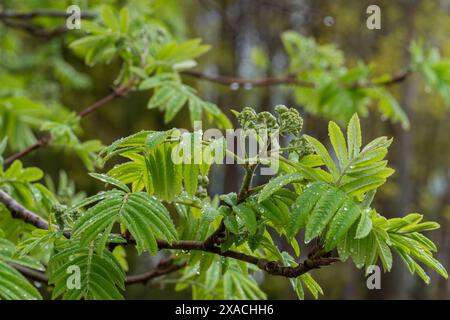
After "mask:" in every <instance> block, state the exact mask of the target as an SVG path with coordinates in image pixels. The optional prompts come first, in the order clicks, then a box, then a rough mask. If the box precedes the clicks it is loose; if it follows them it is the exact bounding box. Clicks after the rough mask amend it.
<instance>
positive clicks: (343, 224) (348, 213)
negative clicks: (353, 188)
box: [324, 198, 361, 252]
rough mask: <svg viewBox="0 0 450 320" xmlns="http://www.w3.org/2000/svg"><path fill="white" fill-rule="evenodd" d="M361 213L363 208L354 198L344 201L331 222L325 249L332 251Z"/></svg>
mask: <svg viewBox="0 0 450 320" xmlns="http://www.w3.org/2000/svg"><path fill="white" fill-rule="evenodd" d="M360 215H361V210H360V208H359V207H358V206H357V205H356V204H355V203H354V202H353V200H352V199H350V198H349V199H347V200H345V201H344V203H343V204H342V206H341V207H340V208H339V210H338V211H337V212H336V214H335V215H334V217H333V218H332V220H331V223H330V224H329V227H328V231H327V234H326V236H325V242H324V244H325V245H324V248H325V251H327V252H328V251H331V250H332V249H334V247H336V245H337V243H338V242H339V241H340V240H341V239H342V238H343V237H344V236H345V235H346V233H347V232H348V230H349V229H350V227H351V226H352V225H353V223H354V222H355V221H356V220H357V219H358V218H359V216H360Z"/></svg>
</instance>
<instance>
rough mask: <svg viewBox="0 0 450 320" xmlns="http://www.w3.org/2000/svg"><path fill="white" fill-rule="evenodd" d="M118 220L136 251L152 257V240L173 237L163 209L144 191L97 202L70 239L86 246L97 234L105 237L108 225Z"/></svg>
mask: <svg viewBox="0 0 450 320" xmlns="http://www.w3.org/2000/svg"><path fill="white" fill-rule="evenodd" d="M119 221H120V222H121V223H122V224H123V225H124V226H125V227H126V228H127V229H128V230H129V231H130V233H131V235H132V236H133V237H134V238H135V239H136V244H137V249H138V252H142V251H143V250H147V251H149V252H150V253H152V254H155V253H156V252H157V250H158V247H157V244H156V237H161V238H163V239H166V240H169V241H171V240H175V239H176V238H177V232H176V230H175V226H174V225H173V222H172V220H171V218H170V215H169V213H168V211H167V209H166V208H165V207H164V206H163V205H162V204H161V203H160V202H159V201H158V200H156V199H155V198H152V197H150V196H149V195H148V194H147V193H144V192H135V193H127V194H125V193H122V194H120V196H119V195H117V196H115V197H107V198H105V199H103V200H101V201H100V202H99V203H97V204H96V205H95V206H93V207H91V208H89V209H88V210H87V211H86V212H85V214H84V215H83V216H82V217H81V218H79V219H78V220H77V222H76V224H75V226H74V228H73V237H74V238H77V237H79V238H80V243H81V245H82V246H86V245H88V244H89V243H90V242H91V241H93V240H95V239H96V238H97V237H98V236H99V235H100V234H102V233H103V234H104V233H107V234H109V232H110V229H111V226H112V224H113V223H115V222H119ZM102 249H103V248H102ZM100 252H101V251H100Z"/></svg>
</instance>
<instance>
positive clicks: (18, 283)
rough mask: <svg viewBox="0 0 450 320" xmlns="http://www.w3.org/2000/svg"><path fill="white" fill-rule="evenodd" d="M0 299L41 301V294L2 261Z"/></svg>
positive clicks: (0, 263)
mask: <svg viewBox="0 0 450 320" xmlns="http://www.w3.org/2000/svg"><path fill="white" fill-rule="evenodd" d="M0 297H1V298H2V299H6V300H41V299H42V297H41V295H40V293H39V292H38V291H37V290H36V288H35V287H33V286H32V285H31V284H30V283H29V282H28V280H27V279H25V277H24V276H22V275H21V274H20V273H19V272H18V271H16V270H14V269H13V268H12V267H11V266H9V265H7V264H6V263H4V262H2V261H1V260H0Z"/></svg>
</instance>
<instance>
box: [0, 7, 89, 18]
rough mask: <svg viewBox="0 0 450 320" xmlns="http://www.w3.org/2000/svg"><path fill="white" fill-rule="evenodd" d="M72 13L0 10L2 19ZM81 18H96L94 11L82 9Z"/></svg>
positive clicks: (48, 10) (56, 16)
mask: <svg viewBox="0 0 450 320" xmlns="http://www.w3.org/2000/svg"><path fill="white" fill-rule="evenodd" d="M70 15H71V13H67V12H66V11H63V10H52V9H38V10H34V11H30V12H18V11H14V10H8V9H6V10H3V11H0V19H5V18H6V19H25V20H27V19H34V18H38V17H54V18H60V17H68V16H70ZM80 18H85V19H93V18H95V14H94V13H90V12H85V11H81V12H80Z"/></svg>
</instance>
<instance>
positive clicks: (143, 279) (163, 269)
mask: <svg viewBox="0 0 450 320" xmlns="http://www.w3.org/2000/svg"><path fill="white" fill-rule="evenodd" d="M11 266H12V267H13V268H14V269H16V270H17V271H19V272H20V273H21V274H23V275H24V276H26V277H27V278H29V279H31V280H34V281H38V282H41V283H47V284H48V282H49V277H48V276H47V275H46V274H45V273H44V272H42V271H38V270H34V269H31V268H28V267H24V266H21V265H18V264H15V263H12V264H11ZM185 266H186V263H185V262H184V263H179V264H170V265H168V264H167V263H163V264H162V263H159V264H158V265H157V266H156V269H155V270H151V271H148V272H145V273H142V274H137V275H132V276H127V277H126V278H125V284H126V285H133V284H137V283H144V284H145V283H147V282H149V281H150V280H152V279H155V278H159V277H162V276H164V275H167V274H170V273H173V272H176V271H178V270H181V269H183V268H184V267H185Z"/></svg>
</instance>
